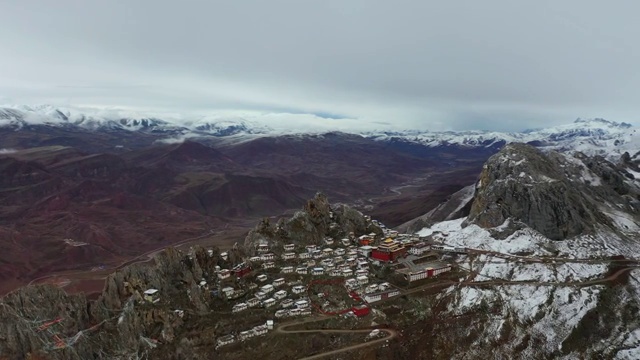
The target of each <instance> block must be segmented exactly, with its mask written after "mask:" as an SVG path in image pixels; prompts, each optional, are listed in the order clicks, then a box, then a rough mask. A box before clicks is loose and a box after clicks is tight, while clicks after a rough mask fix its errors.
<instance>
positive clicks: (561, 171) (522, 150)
mask: <svg viewBox="0 0 640 360" xmlns="http://www.w3.org/2000/svg"><path fill="white" fill-rule="evenodd" d="M564 159H565V157H564V155H561V154H558V153H555V152H549V153H543V152H542V151H540V150H538V149H536V148H534V147H533V146H530V145H525V144H518V143H513V144H509V145H507V146H505V147H504V148H503V149H502V150H501V151H500V152H499V153H497V154H495V155H494V156H492V157H491V158H490V159H489V160H488V161H487V163H486V164H485V166H484V168H483V170H482V172H481V174H480V178H479V180H478V183H477V185H476V193H475V196H474V200H473V203H472V206H471V211H470V214H469V218H468V221H472V222H474V223H476V224H478V225H479V226H482V227H485V228H493V227H497V226H500V225H501V224H503V223H505V221H506V220H507V219H509V218H511V219H514V220H517V221H521V222H523V223H525V224H527V225H528V226H529V227H531V228H532V229H534V230H537V231H538V232H540V233H541V234H543V235H545V236H546V237H548V238H549V239H553V240H562V239H567V238H571V237H573V236H577V235H580V234H584V233H588V232H590V231H592V230H593V229H594V226H595V225H596V224H609V223H610V222H609V220H608V219H607V218H606V217H605V216H604V215H602V214H601V213H600V211H599V210H598V207H597V204H596V202H595V200H594V199H593V198H592V197H590V196H589V195H588V192H586V191H583V190H584V186H576V185H575V183H573V182H572V181H571V180H570V179H569V178H568V177H567V174H566V167H567V166H571V164H567V163H563V160H564ZM576 166H577V165H575V164H574V165H573V167H576Z"/></svg>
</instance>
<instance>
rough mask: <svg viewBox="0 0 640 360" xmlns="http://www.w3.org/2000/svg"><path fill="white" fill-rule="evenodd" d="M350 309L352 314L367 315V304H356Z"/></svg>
mask: <svg viewBox="0 0 640 360" xmlns="http://www.w3.org/2000/svg"><path fill="white" fill-rule="evenodd" d="M351 311H353V314H354V315H355V316H357V317H362V316H367V315H369V311H370V309H369V307H368V306H367V305H364V304H363V305H356V306H354V307H352V308H351Z"/></svg>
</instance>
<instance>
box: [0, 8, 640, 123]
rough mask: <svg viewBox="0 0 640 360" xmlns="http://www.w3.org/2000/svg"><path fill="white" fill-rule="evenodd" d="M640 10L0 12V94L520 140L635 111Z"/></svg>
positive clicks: (627, 117) (625, 117)
mask: <svg viewBox="0 0 640 360" xmlns="http://www.w3.org/2000/svg"><path fill="white" fill-rule="evenodd" d="M638 10H640V4H639V3H637V2H634V1H630V0H623V1H619V2H616V3H615V4H613V3H606V2H602V1H594V0H567V1H537V2H530V3H527V4H523V3H521V2H513V1H509V0H503V1H497V0H487V1H471V0H469V1H457V2H444V1H438V2H436V1H417V0H414V1H396V2H389V1H382V0H366V1H365V0H350V1H337V0H324V1H315V2H310V1H297V0H290V1H278V0H272V1H260V0H249V1H189V2H174V1H158V0H155V1H150V0H138V1H122V0H97V1H92V2H80V1H72V0H59V1H55V2H51V1H29V0H25V1H17V0H7V1H3V2H0V13H2V14H4V15H5V16H3V21H2V22H0V45H2V52H3V55H2V56H0V97H4V98H8V99H11V100H12V101H14V102H26V103H42V102H47V103H53V104H63V105H68V104H70V105H93V106H123V107H137V108H140V109H154V110H155V109H166V110H170V111H182V112H190V111H198V112H203V111H210V112H212V113H215V112H216V111H220V110H253V111H265V112H270V111H277V112H290V113H292V114H316V115H318V116H319V117H325V118H351V119H357V121H360V123H361V126H363V127H366V126H369V125H368V124H371V126H373V127H377V126H379V125H380V124H381V123H394V124H397V126H399V127H414V128H429V129H466V128H482V129H507V130H517V129H523V128H531V127H538V126H545V125H552V124H557V123H565V122H568V121H571V120H572V119H574V118H576V117H606V118H611V119H612V120H618V121H627V122H634V120H635V117H636V116H637V114H638V113H640V101H638V100H639V97H640V93H639V91H638V90H637V87H638V86H637V84H639V83H640V71H638V70H637V64H638V63H639V61H640V48H638V47H637V45H636V42H637V38H638V35H640V23H638V22H637V20H636V16H635V14H637V12H638Z"/></svg>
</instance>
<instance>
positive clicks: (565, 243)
mask: <svg viewBox="0 0 640 360" xmlns="http://www.w3.org/2000/svg"><path fill="white" fill-rule="evenodd" d="M613 217H615V218H616V219H617V220H616V221H618V222H620V223H624V224H626V225H627V227H628V228H629V229H630V230H632V227H633V226H634V225H635V223H633V222H632V221H631V220H629V219H627V218H623V217H622V216H617V215H614V216H613ZM465 220H466V218H461V219H456V220H451V221H443V222H441V223H437V224H435V225H433V226H432V227H430V228H423V229H422V230H420V231H418V235H420V236H428V235H431V234H434V233H438V232H439V233H440V234H439V235H438V236H436V237H438V238H440V239H442V241H443V243H445V244H446V245H449V246H457V247H467V248H472V249H479V250H486V251H494V252H499V253H504V254H511V255H517V254H518V253H530V254H531V255H530V256H540V257H552V256H554V257H560V258H569V259H596V258H603V257H609V256H613V255H624V256H626V257H627V258H635V257H636V256H637V254H638V250H640V241H636V242H630V241H628V240H626V239H621V238H620V237H619V236H618V235H616V234H615V233H613V232H611V231H609V230H607V229H601V230H600V231H599V232H598V233H597V234H595V235H583V236H579V237H576V238H572V239H568V240H562V241H558V240H549V239H547V238H546V237H545V236H543V235H542V234H540V233H538V232H537V231H534V230H532V229H529V228H526V229H523V230H518V231H516V232H515V233H513V234H512V235H511V236H509V237H507V238H506V239H504V240H498V239H494V238H493V237H492V236H491V233H490V232H489V231H488V230H486V229H483V228H481V227H479V226H477V225H475V224H470V225H468V226H466V227H462V223H463V222H464V221H465ZM508 221H510V220H507V221H505V224H503V225H501V226H498V227H496V228H495V229H496V230H501V229H502V228H504V227H506V226H507V225H508ZM633 229H635V228H633ZM638 229H639V230H640V227H638ZM445 234H446V235H445ZM554 253H557V255H555V254H554Z"/></svg>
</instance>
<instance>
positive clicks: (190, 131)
mask: <svg viewBox="0 0 640 360" xmlns="http://www.w3.org/2000/svg"><path fill="white" fill-rule="evenodd" d="M33 125H45V126H65V127H74V126H75V127H78V128H82V129H85V130H91V131H121V130H124V131H140V132H147V133H156V134H158V135H160V136H164V137H165V138H180V139H184V138H197V137H206V136H215V137H227V136H235V137H241V138H252V137H256V136H279V135H292V134H301V133H300V131H299V130H287V129H281V128H280V129H274V128H271V127H269V126H266V125H263V124H260V123H258V122H254V121H249V120H246V119H245V118H242V117H237V116H235V117H225V116H217V115H216V116H199V117H185V116H183V115H179V114H169V115H167V114H160V113H158V114H153V113H144V114H143V113H138V112H134V111H124V110H113V109H101V110H97V109H80V108H77V109H76V108H61V107H54V106H50V105H40V106H25V105H8V106H0V127H5V128H6V127H11V128H14V129H16V130H19V129H22V128H24V127H28V126H33ZM311 132H313V133H324V132H326V129H320V130H317V131H311ZM311 132H310V133H311ZM350 133H353V134H358V135H361V136H363V137H366V138H370V139H373V140H377V141H404V142H412V143H418V144H421V145H424V146H429V147H438V146H463V147H501V146H502V145H504V144H507V143H512V142H523V143H529V144H532V145H535V146H537V147H542V148H550V149H556V150H577V151H582V152H584V153H586V154H588V155H605V156H618V155H620V154H622V153H624V152H629V153H630V154H631V155H632V156H633V155H634V154H636V153H637V152H638V151H640V139H639V138H638V136H639V135H638V133H637V132H636V127H634V126H633V125H631V124H628V123H618V122H614V121H609V120H605V119H577V120H575V121H574V122H573V123H569V124H566V125H560V126H555V127H549V128H543V129H534V130H525V131H522V132H496V131H446V132H435V131H424V130H420V129H413V130H404V131H367V132H353V131H352V132H350Z"/></svg>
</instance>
